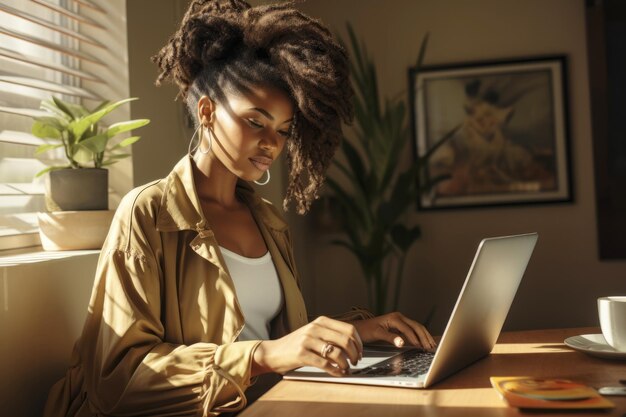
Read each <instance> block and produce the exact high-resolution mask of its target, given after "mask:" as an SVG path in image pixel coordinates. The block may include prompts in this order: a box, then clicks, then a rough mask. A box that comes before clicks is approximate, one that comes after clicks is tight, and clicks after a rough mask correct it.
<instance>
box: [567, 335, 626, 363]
mask: <svg viewBox="0 0 626 417" xmlns="http://www.w3.org/2000/svg"><path fill="white" fill-rule="evenodd" d="M563 343H565V344H566V345H567V346H569V347H571V348H572V349H576V350H579V351H581V352H584V353H586V354H588V355H591V356H597V357H599V358H605V359H617V360H626V352H619V351H617V350H615V349H613V348H612V347H611V346H609V344H608V343H606V340H605V339H604V336H602V334H582V335H580V336H572V337H568V338H567V339H565V340H564V341H563Z"/></svg>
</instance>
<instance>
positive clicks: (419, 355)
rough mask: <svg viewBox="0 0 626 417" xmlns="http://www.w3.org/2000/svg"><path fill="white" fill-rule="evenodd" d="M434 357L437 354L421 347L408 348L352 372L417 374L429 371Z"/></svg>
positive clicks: (377, 374) (355, 373)
mask: <svg viewBox="0 0 626 417" xmlns="http://www.w3.org/2000/svg"><path fill="white" fill-rule="evenodd" d="M434 357H435V354H434V353H431V352H424V351H423V350H419V349H411V350H406V351H404V352H401V353H399V354H397V355H395V356H392V357H391V358H389V359H386V360H384V361H381V362H378V363H376V364H374V365H370V366H368V367H365V368H362V369H359V370H358V371H354V372H352V374H353V375H371V376H394V375H406V376H417V375H421V374H424V373H426V372H427V371H428V368H430V364H431V363H432V361H433V358H434Z"/></svg>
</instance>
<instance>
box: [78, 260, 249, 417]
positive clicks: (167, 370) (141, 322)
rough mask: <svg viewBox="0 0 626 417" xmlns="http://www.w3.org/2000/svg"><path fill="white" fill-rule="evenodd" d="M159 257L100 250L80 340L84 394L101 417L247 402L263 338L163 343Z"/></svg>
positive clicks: (189, 411) (187, 411)
mask: <svg viewBox="0 0 626 417" xmlns="http://www.w3.org/2000/svg"><path fill="white" fill-rule="evenodd" d="M160 317H161V297H160V279H159V275H158V271H157V263H156V262H155V260H154V259H151V258H149V257H146V256H144V255H140V254H137V253H131V252H127V251H123V250H119V249H117V250H110V251H109V252H107V253H106V254H103V255H102V258H101V261H100V263H99V266H98V273H97V282H96V288H95V291H94V295H93V296H92V300H91V302H90V311H89V317H88V320H87V324H86V328H85V332H84V335H83V338H82V343H83V349H82V355H81V356H82V362H83V366H84V371H85V383H86V391H87V398H88V400H89V402H90V406H91V408H92V409H94V408H95V410H94V411H96V412H97V413H98V414H99V415H100V414H106V415H128V416H144V415H145V416H148V415H149V416H161V415H168V416H171V415H199V414H200V411H201V410H202V411H203V413H202V415H215V414H216V413H219V412H221V411H233V410H238V409H241V408H243V407H245V396H244V393H243V391H244V390H245V388H246V387H247V386H249V385H250V370H251V363H252V355H253V353H254V350H255V349H256V346H257V345H258V343H259V342H258V341H246V342H234V343H229V344H224V345H219V346H218V345H216V344H211V343H196V344H192V345H189V346H185V345H177V344H171V343H166V342H164V327H163V325H162V323H161V321H160Z"/></svg>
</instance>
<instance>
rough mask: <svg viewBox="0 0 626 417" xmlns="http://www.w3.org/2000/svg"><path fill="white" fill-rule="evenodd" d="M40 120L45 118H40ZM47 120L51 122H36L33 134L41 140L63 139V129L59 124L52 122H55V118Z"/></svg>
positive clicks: (32, 129)
mask: <svg viewBox="0 0 626 417" xmlns="http://www.w3.org/2000/svg"><path fill="white" fill-rule="evenodd" d="M39 119H44V118H43V117H40V118H39ZM45 119H50V120H46V121H44V120H36V121H35V122H34V123H33V125H32V127H31V130H30V131H31V133H32V134H33V135H35V136H37V137H38V138H41V139H45V138H49V139H61V130H63V127H62V126H60V124H58V123H54V122H52V120H55V119H53V118H45Z"/></svg>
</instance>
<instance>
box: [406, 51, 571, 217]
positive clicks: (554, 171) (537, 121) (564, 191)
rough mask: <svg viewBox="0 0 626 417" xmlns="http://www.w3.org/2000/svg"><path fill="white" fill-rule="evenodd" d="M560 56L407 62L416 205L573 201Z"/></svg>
mask: <svg viewBox="0 0 626 417" xmlns="http://www.w3.org/2000/svg"><path fill="white" fill-rule="evenodd" d="M566 66H567V62H566V58H565V56H562V55H559V56H549V57H537V58H533V59H524V60H508V61H489V62H476V63H471V64H462V65H442V66H431V67H421V68H419V69H416V68H411V69H410V70H409V78H410V87H411V88H410V91H411V99H410V100H411V119H412V120H411V123H412V129H413V134H414V144H415V151H416V153H417V156H418V157H420V158H422V159H425V164H424V167H423V169H422V172H421V175H420V181H421V182H422V184H425V183H428V182H431V183H433V184H434V185H433V186H432V187H430V189H429V190H427V191H425V192H424V193H422V195H421V196H420V198H419V202H418V206H419V208H420V209H435V208H444V207H447V208H450V207H471V206H488V205H505V204H520V203H554V202H567V201H572V186H571V173H570V160H569V138H568V135H569V133H568V117H567V91H566V70H567V68H566Z"/></svg>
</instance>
